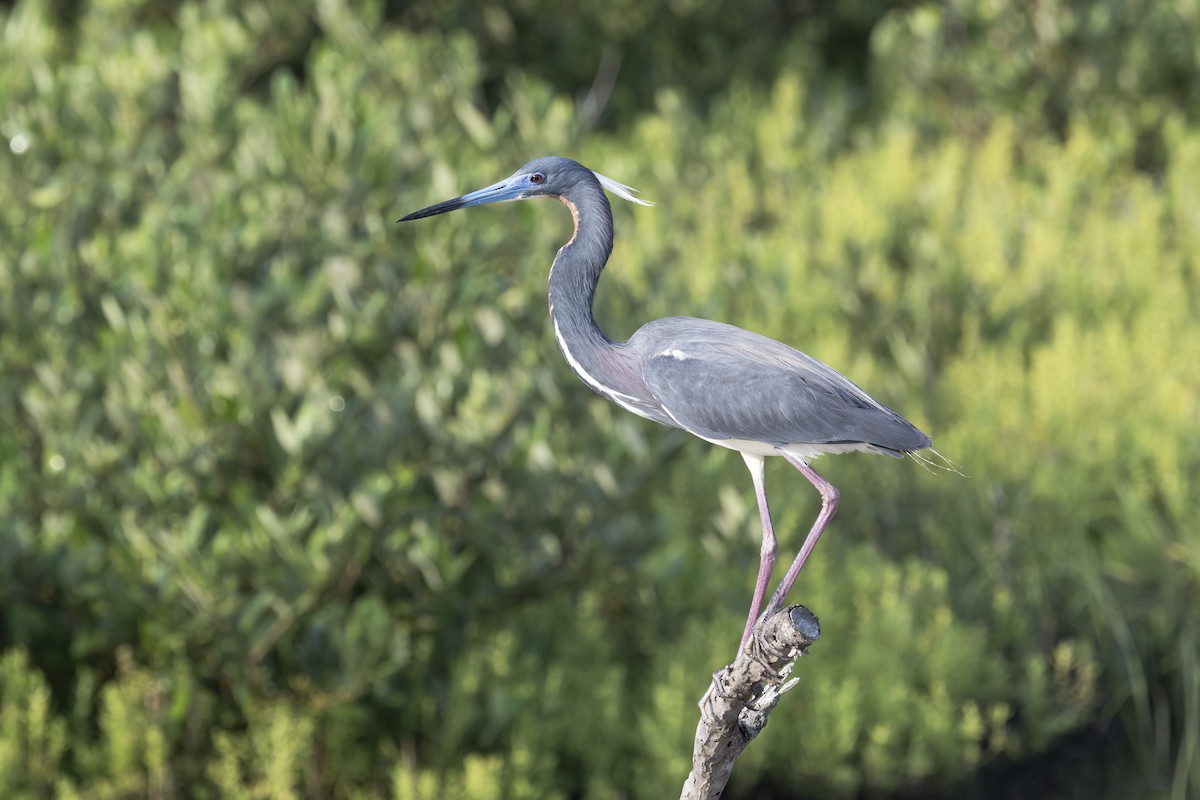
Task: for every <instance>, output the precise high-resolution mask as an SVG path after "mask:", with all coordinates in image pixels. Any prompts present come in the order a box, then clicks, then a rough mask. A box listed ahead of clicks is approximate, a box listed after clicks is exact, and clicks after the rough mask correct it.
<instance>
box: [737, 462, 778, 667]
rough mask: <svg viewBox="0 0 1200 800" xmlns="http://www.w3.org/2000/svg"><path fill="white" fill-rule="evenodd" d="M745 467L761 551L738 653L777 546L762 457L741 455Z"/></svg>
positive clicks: (755, 616)
mask: <svg viewBox="0 0 1200 800" xmlns="http://www.w3.org/2000/svg"><path fill="white" fill-rule="evenodd" d="M742 458H744V459H745V460H746V467H747V468H749V470H750V478H751V480H753V481H754V494H755V496H756V497H757V498H758V516H759V518H760V519H761V520H762V549H761V550H760V551H759V554H758V580H757V581H756V582H755V584H754V597H753V598H752V599H751V600H750V616H749V617H747V618H746V630H745V631H743V632H742V643H741V644H740V645H739V646H738V650H739V651H740V650H741V649H742V648H743V647H745V646H746V642H747V641H749V640H750V634H751V632H752V631H753V630H754V623H755V622H757V621H758V613H759V612H760V611H762V604H763V600H764V599H765V598H766V596H767V584H768V583H769V582H770V580H771V571H772V570H773V569H774V568H775V553H776V552H777V551H778V545H777V543H776V541H775V529H774V528H773V527H772V526H771V511H770V509H768V508H767V490H766V488H765V487H764V486H763V464H764V463H765V462H766V459H765V458H764V457H763V456H754V455H750V454H748V453H742Z"/></svg>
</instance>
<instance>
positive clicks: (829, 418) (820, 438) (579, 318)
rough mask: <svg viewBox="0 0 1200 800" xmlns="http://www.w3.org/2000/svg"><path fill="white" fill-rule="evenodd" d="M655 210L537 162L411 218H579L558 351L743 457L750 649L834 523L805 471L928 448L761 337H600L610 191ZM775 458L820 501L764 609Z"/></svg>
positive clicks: (703, 330)
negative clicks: (557, 205)
mask: <svg viewBox="0 0 1200 800" xmlns="http://www.w3.org/2000/svg"><path fill="white" fill-rule="evenodd" d="M605 189H607V190H608V191H610V192H612V193H613V194H615V195H617V196H618V197H621V198H623V199H625V200H629V201H632V202H634V203H639V204H641V205H650V203H647V202H645V201H644V200H640V199H638V198H637V197H636V196H635V191H636V190H633V189H631V188H629V187H628V186H624V185H622V184H620V183H617V182H616V181H613V180H611V179H609V178H606V177H604V176H603V175H600V174H599V173H596V172H593V171H592V170H590V169H588V168H587V167H584V166H582V165H581V164H578V163H577V162H575V161H571V160H570V159H567V158H561V157H557V156H548V157H546V158H539V159H537V160H536V161H531V162H529V163H528V164H526V165H525V166H523V167H521V168H520V169H519V170H517V171H516V173H514V174H513V176H512V177H510V178H506V179H504V180H502V181H500V182H499V183H496V184H493V185H491V186H489V187H487V188H486V189H480V190H479V191H477V192H471V193H470V194H465V195H463V196H461V197H456V198H454V199H453V200H447V201H445V202H444V203H438V204H437V205H432V206H429V207H428V208H424V209H421V210H420V211H416V212H413V213H412V214H409V215H408V216H406V217H404V218H403V219H401V220H399V221H400V222H404V221H406V220H413V219H421V218H423V217H432V216H434V215H435V214H444V213H446V212H447V211H455V210H457V209H460V208H466V207H467V206H477V205H482V204H484V203H497V202H500V201H502V200H526V199H529V198H533V197H553V198H556V199H558V200H561V201H562V202H563V203H564V204H565V205H566V206H567V208H569V209H570V210H571V216H572V217H573V218H574V220H575V232H574V235H572V236H571V240H570V241H569V242H567V243H566V244H565V245H563V247H562V248H561V249H560V250H559V251H558V255H557V256H555V258H554V263H553V264H552V265H551V266H550V319H551V321H552V322H553V325H554V336H555V338H556V339H557V340H558V346H559V348H560V349H561V350H562V353H563V355H564V356H565V357H566V359H567V363H568V364H570V365H571V369H572V370H574V371H575V374H576V375H578V376H579V377H580V379H582V380H583V382H584V383H585V384H587V385H588V387H589V388H591V389H592V391H594V392H596V393H597V394H599V395H600V396H601V397H605V398H607V399H609V400H611V401H612V402H614V403H616V404H617V405H619V406H621V407H622V408H624V409H626V410H628V411H632V412H633V413H634V414H637V415H639V416H642V417H646V418H647V419H652V420H654V421H655V422H660V423H662V424H663V425H668V426H670V427H672V428H682V429H683V430H685V431H687V432H688V433H691V434H693V435H695V436H698V437H700V438H701V439H704V440H705V441H707V442H712V443H713V444H719V445H721V446H722V447H728V448H729V449H731V450H736V451H738V452H739V453H741V454H742V458H743V459H745V461H746V466H747V467H749V469H750V478H751V480H752V481H753V482H754V493H755V495H756V497H757V499H758V511H759V516H760V518H761V521H762V550H761V552H760V558H759V567H758V579H757V581H756V583H755V585H754V597H753V599H752V600H751V603H750V614H749V616H748V617H747V619H746V629H745V631H744V632H743V633H742V646H745V644H746V642H747V640H748V639H749V638H750V635H751V633H752V632H753V630H754V625H755V622H756V621H757V620H758V617H759V614H760V612H764V613H768V614H769V613H774V612H776V611H778V610H780V609H782V608H783V601H784V598H786V597H787V594H788V592H789V591H790V590H791V588H792V584H793V583H795V581H796V576H797V575H798V574H799V572H800V568H801V567H803V566H804V562H805V561H806V560H807V559H808V556H809V554H810V553H811V552H812V549H813V547H814V546H815V545H816V543H817V540H818V539H819V538H820V537H821V532H822V531H824V530H825V526H826V525H827V524H828V523H829V520H830V518H832V517H833V515H834V512H836V511H837V506H838V490H837V489H836V488H835V487H834V486H833V485H832V484H830V483H829V482H828V481H826V480H825V479H824V478H822V477H821V476H820V475H818V474H817V473H816V471H815V470H813V468H812V467H810V466H809V464H808V462H809V461H810V460H811V459H813V458H814V457H815V456H818V455H822V454H824V453H847V452H851V451H854V450H862V451H865V452H868V453H881V454H883V455H889V456H894V457H896V458H903V457H904V456H905V455H908V454H912V453H914V452H915V451H917V450H922V449H924V448H926V447H929V446H930V440H929V437H928V436H926V435H925V434H924V433H922V432H921V431H919V430H917V428H916V427H914V426H913V425H912V424H911V423H909V422H908V421H907V420H906V419H904V418H903V417H901V416H900V415H899V414H897V413H896V412H895V411H892V410H891V409H890V408H887V407H886V406H884V405H883V404H881V403H879V402H877V401H876V400H874V399H872V398H871V397H870V396H869V395H867V393H866V392H864V391H863V390H862V389H860V388H858V387H857V386H855V385H854V384H853V383H851V382H850V381H849V380H848V379H847V378H845V377H844V376H843V375H842V374H841V373H839V372H837V371H836V370H834V369H833V368H831V367H828V366H826V365H825V364H823V363H821V362H820V361H818V360H816V359H815V358H812V357H811V356H807V355H805V354H804V353H801V352H800V351H799V350H795V349H793V348H791V347H788V346H787V345H785V344H781V343H780V342H777V341H775V340H773V339H768V338H766V337H765V336H760V335H758V334H756V333H750V332H749V331H744V330H742V329H741V328H735V327H733V326H732V325H725V324H723V323H720V322H712V321H710V320H706V319H694V318H692V317H667V318H666V319H656V320H654V321H652V322H648V323H646V324H645V325H643V326H642V327H641V328H640V329H639V330H638V331H637V332H636V333H635V334H633V336H631V337H630V338H629V341H627V342H614V341H612V340H610V339H609V338H608V337H607V336H605V335H604V332H603V331H601V330H600V326H599V325H597V324H596V320H595V319H594V318H593V317H592V300H593V298H594V297H595V294H596V285H597V283H599V281H600V272H601V270H603V269H604V265H605V264H606V263H607V262H608V257H609V255H610V254H611V253H612V247H613V218H612V209H611V208H610V207H609V204H608V198H607V197H606V196H605V194H604V190H605ZM767 456H782V457H783V458H784V459H785V460H786V461H787V462H788V463H790V464H791V465H792V466H793V467H795V468H796V469H798V470H799V471H800V473H801V474H802V475H804V477H806V478H808V480H809V482H810V483H812V485H813V486H815V487H816V489H817V491H818V492H820V493H821V512H820V514H818V515H817V519H816V522H814V523H813V526H812V529H811V530H810V531H809V534H808V536H807V538H806V539H805V540H804V545H803V546H802V547H801V548H800V552H799V553H798V554H797V555H796V558H795V560H794V561H793V562H792V565H791V567H790V568H789V569H788V571H787V573H786V574H785V575H784V577H783V580H782V581H781V582H780V584H779V587H778V588H777V589H776V590H775V593H774V595H772V597H771V601H770V603H769V604H768V605H767V607H766V609H764V608H763V600H764V599H765V597H766V593H767V586H768V583H769V581H770V578H771V572H772V570H773V568H774V565H775V554H776V551H777V549H778V546H777V543H776V539H775V532H774V530H773V529H772V526H771V512H770V510H769V509H768V508H767V493H766V489H765V488H764V486H763V465H764V462H765V459H766V457H767Z"/></svg>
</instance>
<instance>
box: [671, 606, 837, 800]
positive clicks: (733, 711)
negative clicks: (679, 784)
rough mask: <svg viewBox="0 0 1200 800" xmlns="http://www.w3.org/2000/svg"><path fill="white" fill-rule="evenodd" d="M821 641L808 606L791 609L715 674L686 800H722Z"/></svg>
mask: <svg viewBox="0 0 1200 800" xmlns="http://www.w3.org/2000/svg"><path fill="white" fill-rule="evenodd" d="M820 636H821V626H820V623H819V622H818V621H817V618H816V616H814V615H813V613H812V612H811V611H809V610H808V609H807V608H805V607H804V606H790V607H788V608H785V609H783V610H782V611H777V612H775V613H774V614H771V615H770V616H768V617H766V618H765V619H762V620H759V622H758V624H757V625H755V627H754V635H753V636H752V637H751V639H750V641H749V643H748V645H747V647H746V648H745V649H743V650H741V651H739V652H738V656H737V658H736V659H735V660H734V662H733V663H732V664H730V665H729V666H727V667H723V668H722V669H719V670H717V671H716V672H714V673H713V680H712V684H711V685H709V687H708V691H707V692H705V694H704V697H702V698H701V699H700V724H699V725H698V726H697V727H696V743H695V746H694V748H693V750H692V771H691V773H690V774H689V775H688V778H687V781H686V782H685V783H684V784H683V793H682V794H681V795H680V800H714V799H715V798H717V797H720V796H721V793H722V792H724V791H725V785H726V784H727V783H729V776H730V775H731V774H732V773H733V765H734V762H736V761H737V759H738V756H740V755H741V754H742V751H743V750H745V749H746V745H748V744H750V742H751V741H752V740H753V739H754V737H756V736H758V734H759V733H760V732H761V731H762V729H763V728H764V727H765V726H766V724H767V715H769V714H770V713H771V709H773V708H775V704H776V703H778V702H779V698H780V696H782V695H783V693H784V692H786V691H788V690H789V689H791V688H792V687H793V686H795V685H796V682H797V680H799V679H798V678H792V679H791V680H788V676H789V675H790V674H791V672H792V667H793V666H794V665H795V662H796V659H798V658H800V657H801V656H803V655H805V654H806V653H807V651H808V646H809V645H811V644H812V643H813V642H815V641H816V640H817V639H819V638H820Z"/></svg>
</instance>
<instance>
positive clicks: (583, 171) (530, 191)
mask: <svg viewBox="0 0 1200 800" xmlns="http://www.w3.org/2000/svg"><path fill="white" fill-rule="evenodd" d="M592 181H597V182H599V184H600V185H601V186H602V187H604V188H605V189H607V190H608V191H610V192H612V193H613V194H615V195H617V196H618V197H621V198H624V199H625V200H629V201H630V202H633V203H638V204H640V205H644V206H648V205H653V203H649V202H647V201H645V200H641V199H639V198H638V197H637V196H636V192H637V190H636V189H631V188H630V187H628V186H625V185H624V184H621V183H617V182H616V181H614V180H612V179H611V178H606V177H604V176H603V175H601V174H600V173H598V172H592V171H591V170H590V169H588V168H587V167H585V166H583V165H582V164H580V163H578V162H576V161H572V160H571V159H569V158H563V157H561V156H545V157H544V158H538V159H534V160H533V161H530V162H529V163H528V164H526V165H525V166H523V167H521V168H520V169H519V170H517V171H516V172H514V173H513V174H512V175H511V176H510V177H508V178H505V179H504V180H502V181H500V182H499V183H493V184H492V185H491V186H487V187H485V188H483V189H479V190H478V191H474V192H471V193H470V194H464V195H462V196H461V197H455V198H454V199H452V200H446V201H444V202H441V203H437V204H435V205H432V206H429V207H428V208H423V209H421V210H420V211H414V212H413V213H411V214H409V215H408V216H406V217H402V218H400V219H399V220H398V222H407V221H409V220H413V219H423V218H425V217H432V216H435V215H437V214H445V213H446V212H448V211H457V210H458V209H460V208H467V207H468V206H480V205H483V204H485V203H499V202H503V201H505V200H526V199H529V198H531V197H566V196H568V194H569V193H570V192H571V190H572V189H574V188H576V187H577V186H578V185H579V184H580V183H581V182H583V183H591V182H592ZM592 185H594V184H592Z"/></svg>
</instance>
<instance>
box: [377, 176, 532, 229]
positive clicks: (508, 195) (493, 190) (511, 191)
mask: <svg viewBox="0 0 1200 800" xmlns="http://www.w3.org/2000/svg"><path fill="white" fill-rule="evenodd" d="M524 190H525V187H524V186H523V185H522V184H521V183H520V182H518V181H516V180H513V179H512V178H505V179H504V180H502V181H500V182H499V183H493V184H492V185H491V186H489V187H487V188H486V189H480V190H479V191H477V192H471V193H470V194H464V195H463V196H462V197H456V198H454V199H453V200H446V201H445V202H442V203H436V204H434V205H432V206H429V207H428V208H422V209H421V210H420V211H414V212H413V213H411V214H409V215H408V216H407V217H401V218H400V219H398V220H396V221H397V222H408V221H409V220H412V219H424V218H425V217H433V216H436V215H438V214H445V213H446V212H447V211H457V210H458V209H460V208H466V207H467V206H481V205H483V204H484V203H500V202H503V201H505V200H520V199H521V193H522V192H523V191H524Z"/></svg>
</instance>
